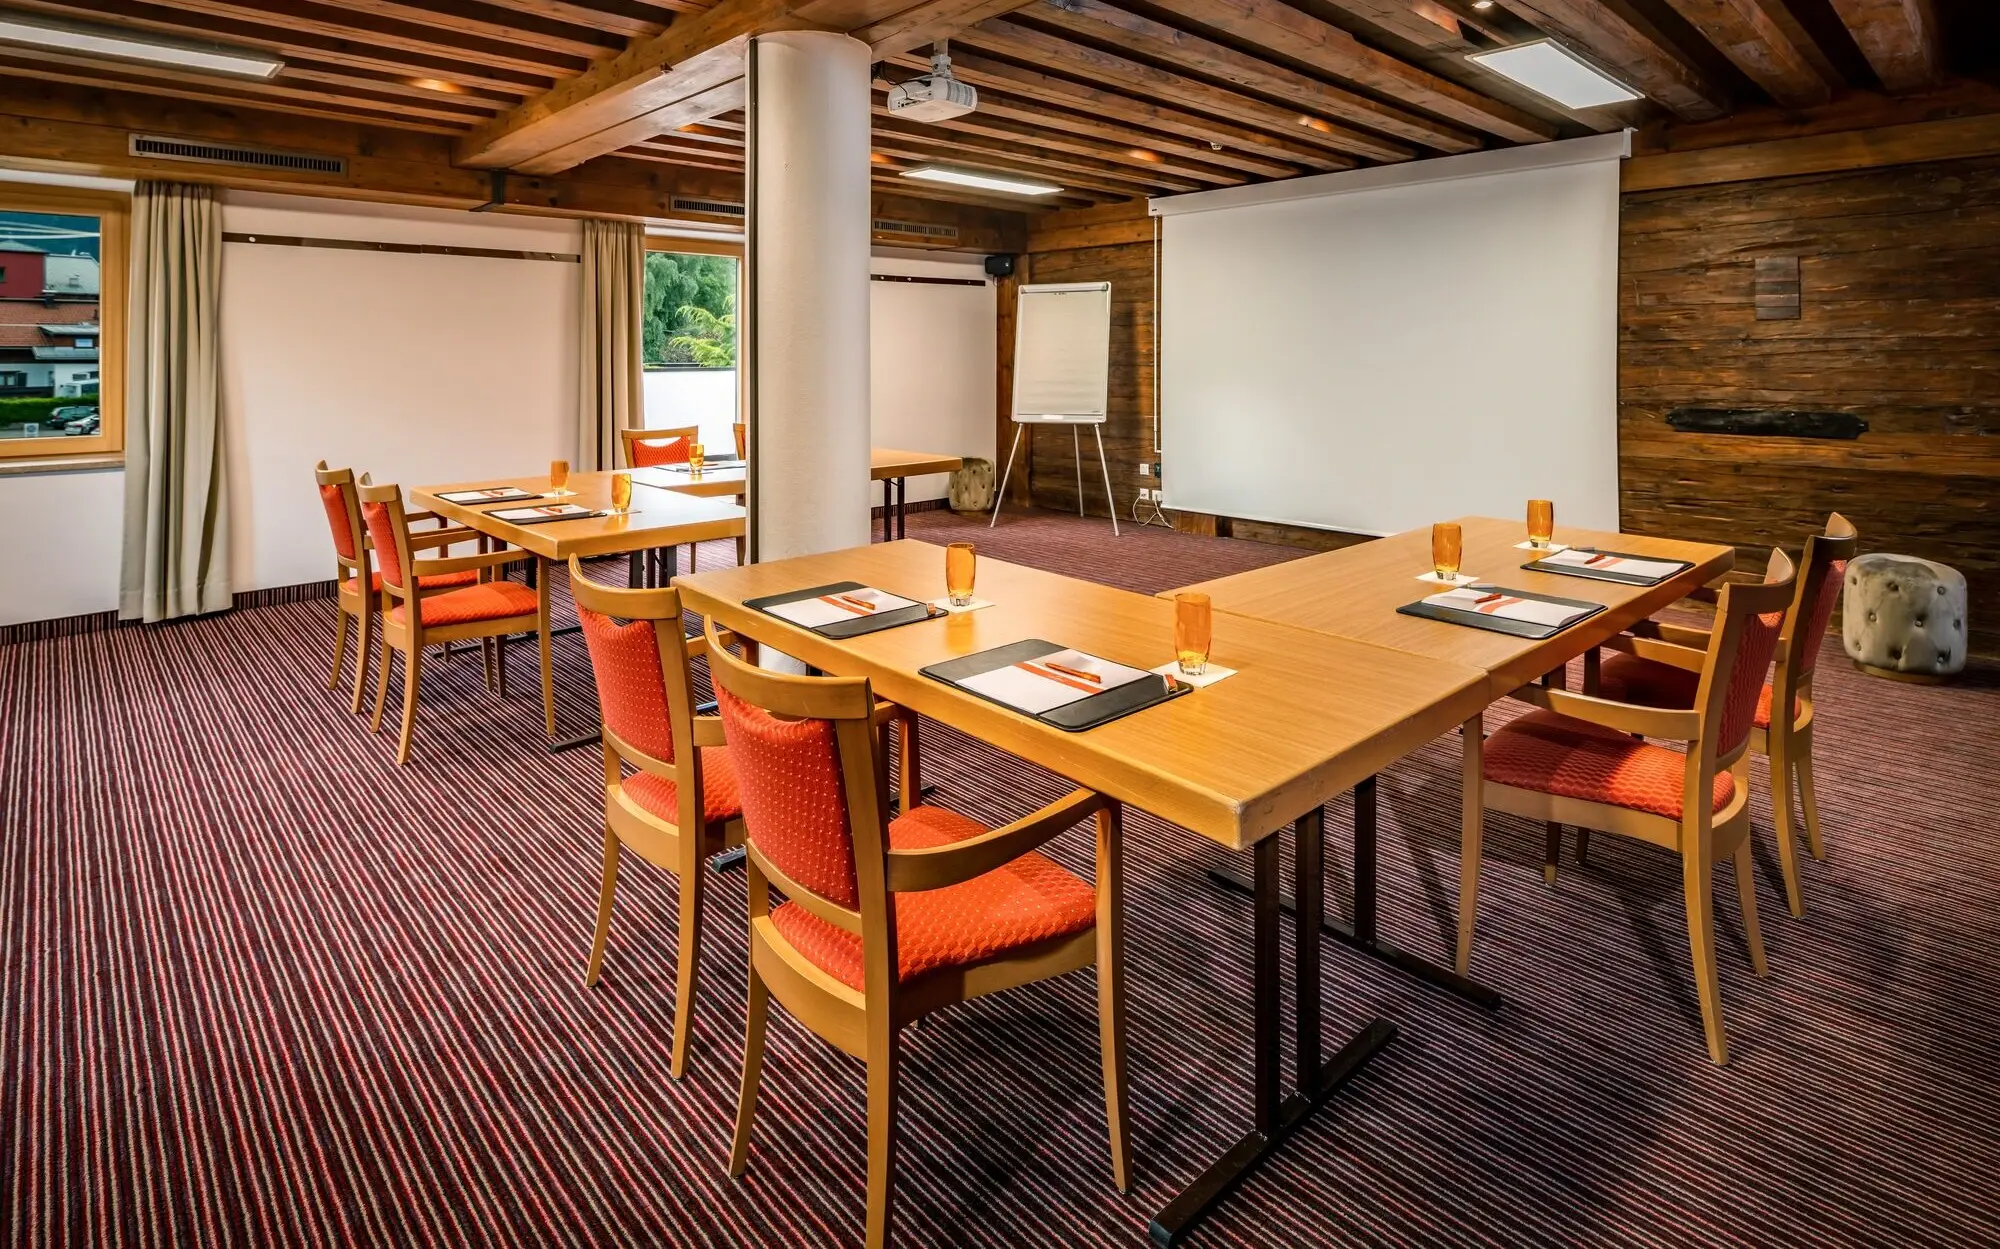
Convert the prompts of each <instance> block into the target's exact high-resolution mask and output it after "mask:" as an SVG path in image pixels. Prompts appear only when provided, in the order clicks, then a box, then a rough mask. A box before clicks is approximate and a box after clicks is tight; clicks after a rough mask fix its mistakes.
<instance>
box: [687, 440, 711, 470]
mask: <svg viewBox="0 0 2000 1249" xmlns="http://www.w3.org/2000/svg"><path fill="white" fill-rule="evenodd" d="M707 460H708V452H707V451H706V450H704V449H703V448H702V445H701V444H700V443H698V442H691V443H689V444H688V474H689V475H690V476H694V477H699V476H701V466H702V465H703V464H704V463H706V462H707Z"/></svg>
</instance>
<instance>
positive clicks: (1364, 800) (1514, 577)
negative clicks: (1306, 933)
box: [1161, 516, 1735, 1007]
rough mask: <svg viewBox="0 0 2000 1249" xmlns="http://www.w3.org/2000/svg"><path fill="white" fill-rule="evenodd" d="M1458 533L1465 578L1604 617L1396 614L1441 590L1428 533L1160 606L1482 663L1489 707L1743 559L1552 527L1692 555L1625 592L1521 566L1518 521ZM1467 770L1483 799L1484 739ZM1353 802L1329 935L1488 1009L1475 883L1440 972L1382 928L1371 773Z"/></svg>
mask: <svg viewBox="0 0 2000 1249" xmlns="http://www.w3.org/2000/svg"><path fill="white" fill-rule="evenodd" d="M1458 524H1459V525H1460V527H1461V529H1462V530H1463V533H1464V548H1463V555H1462V558H1461V559H1460V561H1459V567H1460V569H1461V570H1462V571H1464V572H1465V573H1468V574H1470V575H1472V576H1474V577H1477V578H1478V579H1479V580H1480V581H1482V582H1491V583H1494V584H1496V585H1501V586H1505V587H1507V588H1508V589H1514V590H1528V591H1531V592H1534V593H1539V594H1549V595H1554V596H1556V597H1559V598H1572V599H1585V600H1588V601H1590V602H1594V603H1603V604H1604V605H1605V610H1604V611H1602V612H1599V613H1598V614H1597V615H1595V616H1592V617H1590V618H1589V619H1587V620H1582V621H1579V622H1577V623H1576V624H1574V625H1571V626H1570V627H1569V628H1567V629H1564V630H1562V631H1561V632H1559V633H1557V634H1556V635H1555V636H1553V637H1549V638H1544V639H1541V640H1535V639H1530V638H1521V637H1514V636H1512V635H1510V634H1504V633H1492V632H1488V631H1486V630H1483V629H1473V628H1467V627H1465V626H1463V625H1455V624H1448V623H1446V622H1444V621H1441V620H1429V619H1425V618H1423V617H1420V616H1405V615H1400V614H1398V613H1397V611H1396V609H1397V608H1398V607H1400V606H1402V605H1403V604H1405V603H1410V602H1414V601H1415V600H1417V599H1419V598H1422V597H1424V596H1425V595H1427V594H1434V593H1437V592H1438V590H1439V589H1441V588H1442V587H1439V586H1435V585H1430V584H1426V583H1423V582H1419V581H1417V580H1416V578H1417V577H1418V576H1420V575H1421V574H1423V573H1426V572H1429V571H1430V568H1431V546H1430V543H1431V538H1430V530H1429V528H1428V527H1426V528H1423V529H1413V530H1410V531H1408V532H1405V533H1399V534H1395V535H1392V536H1390V537H1386V538H1379V539H1376V540H1373V541H1369V542H1364V543H1361V544H1359V545H1356V546H1350V547H1343V548H1342V549H1340V550H1336V551H1326V552H1323V553H1321V554H1318V555H1311V556H1307V557H1306V558H1304V559H1296V560H1291V561H1288V562H1286V563H1283V564H1273V565H1271V566H1270V567H1267V568H1259V569H1256V570H1254V571H1251V572H1245V573H1238V574H1236V575H1234V576H1230V577H1222V578H1219V579H1217V580H1214V581H1204V582H1200V583H1198V584H1196V585H1191V586H1185V587H1182V589H1180V590H1168V591H1165V592H1164V593H1163V594H1162V595H1161V597H1162V598H1170V597H1172V596H1173V595H1175V594H1180V593H1186V592H1188V591H1196V592H1199V593H1203V594H1206V595H1208V596H1209V601H1210V603H1211V605H1212V606H1213V608H1214V610H1215V612H1216V613H1217V614H1218V616H1219V617H1221V616H1239V617H1245V618H1250V619H1256V620H1263V621H1266V622H1269V623H1273V624H1287V625H1292V626H1295V627H1298V628H1302V629H1309V630H1312V631H1314V632H1316V633H1323V634H1327V635H1329V636H1333V637H1341V638H1347V639H1349V640H1352V641H1360V642H1369V643H1372V644H1374V645H1377V646H1382V647H1385V648H1388V649H1392V650H1396V651H1400V652H1402V653H1404V654H1408V655H1412V656H1418V657H1421V658H1424V659H1428V660H1432V661H1435V662H1438V663H1443V664H1450V665H1452V666H1453V667H1454V668H1457V667H1470V668H1474V669H1477V670H1478V671H1480V672H1481V673H1483V674H1484V677H1485V680H1484V682H1483V685H1484V689H1485V702H1486V703H1491V702H1495V701H1497V700H1499V699H1501V698H1505V697H1506V696H1507V695H1508V694H1510V693H1511V692H1513V691H1514V690H1516V689H1519V688H1520V687H1521V686H1523V685H1526V684H1528V683H1530V682H1532V681H1535V680H1536V679H1538V678H1544V677H1548V678H1550V679H1551V680H1552V681H1558V682H1559V681H1560V679H1561V669H1562V667H1563V665H1565V664H1567V663H1568V662H1569V661H1570V660H1572V659H1574V658H1576V657H1577V656H1578V655H1584V654H1590V653H1592V652H1593V651H1594V650H1595V648H1596V647H1597V646H1599V645H1600V644H1602V643H1603V642H1604V641H1605V640H1607V639H1609V638H1611V637H1613V636H1615V635H1616V634H1618V633H1621V632H1623V631H1624V630H1626V629H1628V628H1630V627H1631V626H1632V625H1634V624H1636V623H1637V622H1639V621H1641V620H1644V619H1645V618H1647V617H1648V616H1651V615H1652V614H1654V613H1655V612H1657V611H1659V610H1660V609H1661V608H1664V607H1666V606H1668V605H1669V604H1671V603H1673V602H1675V601H1676V600H1678V599H1681V598H1684V597H1686V595H1687V594H1688V593H1689V592H1690V591H1692V590H1693V589H1695V588H1696V587H1697V586H1701V585H1704V584H1706V583H1708V582H1710V581H1712V580H1714V579H1715V578H1716V577H1719V576H1721V575H1722V574H1723V573H1725V572H1728V571H1729V569H1730V567H1731V565H1732V564H1733V563H1734V562H1735V552H1734V551H1733V550H1732V549H1731V548H1729V547H1725V546H1712V545H1709V544H1707V543H1701V542H1680V541H1675V540H1673V539H1668V538H1648V537H1642V536H1639V535H1636V534H1618V533H1604V532H1601V531H1598V530H1591V529H1576V528H1571V527H1561V528H1558V529H1557V530H1556V533H1555V541H1556V542H1558V543H1561V544H1563V545H1565V546H1594V547H1598V548H1600V549H1603V550H1611V551H1621V552H1629V553H1631V554H1634V555H1642V556H1653V557H1657V558H1661V559H1674V560H1686V561H1687V562H1688V563H1689V565H1690V567H1689V568H1688V570H1687V571H1686V572H1683V573H1681V574H1679V575H1678V576H1675V577H1671V578H1669V579H1667V580H1666V581H1663V582H1661V583H1660V584H1658V585H1653V586H1633V585H1620V584H1617V583H1615V582H1609V581H1594V580H1585V579H1582V578H1579V577H1565V576H1559V575H1557V574H1555V573H1546V572H1529V571H1526V570H1524V569H1523V568H1522V567H1521V565H1522V564H1525V563H1528V562H1530V561H1532V560H1534V559H1537V558H1539V555H1538V553H1537V552H1534V551H1527V550H1520V549H1518V548H1517V547H1516V545H1515V544H1516V543H1520V542H1524V541H1526V539H1527V532H1526V529H1525V527H1524V526H1523V525H1522V523H1521V522H1520V521H1504V520H1495V519H1493V518H1492V517H1486V516H1467V517H1461V518H1460V519H1459V521H1458ZM1217 627H1218V628H1220V627H1221V626H1220V625H1218V626H1217ZM1464 766H1465V768H1466V769H1467V773H1468V774H1467V776H1466V778H1465V781H1464V784H1465V786H1466V787H1467V788H1468V789H1470V790H1472V791H1473V792H1474V793H1475V794H1476V793H1477V791H1478V786H1479V784H1480V777H1479V774H1478V773H1479V768H1480V751H1479V747H1478V745H1477V743H1476V742H1475V741H1470V740H1469V741H1468V742H1467V743H1466V748H1465V758H1464ZM1354 800H1355V812H1354V827H1355V848H1354V860H1355V863H1354V876H1353V879H1354V901H1353V909H1352V910H1351V911H1350V915H1351V916H1352V919H1353V922H1352V924H1351V925H1344V924H1340V923H1338V922H1334V921H1328V922H1327V924H1326V928H1327V930H1328V931H1329V932H1331V933H1333V934H1334V935H1335V936H1336V937H1338V938H1339V939H1341V940H1342V941H1343V942H1345V943H1347V944H1349V945H1351V946H1354V947H1355V948H1357V949H1360V950H1362V951H1365V952H1367V953H1369V954H1372V955H1375V956H1377V957H1379V958H1382V959H1383V960H1385V961H1387V962H1389V963H1392V964H1394V965H1396V966H1397V967H1400V968H1401V969H1403V970H1404V971H1407V972H1409V973H1411V974H1413V975H1416V976H1419V977H1421V978H1423V979H1425V980H1428V981H1431V982H1432V983H1434V984H1437V985H1440V986H1441V987H1444V988H1447V989H1450V990H1452V991H1453V992H1456V993H1459V994H1461V995H1462V996H1464V997H1467V998H1470V999H1471V1000H1473V1001H1475V1002H1477V1003H1479V1004H1480V1005H1483V1006H1487V1007H1493V1006H1497V1005H1498V1004H1499V997H1498V995H1497V994H1495V993H1494V992H1493V991H1492V990H1490V989H1488V988H1486V987H1484V986H1482V985H1480V984H1477V983H1475V982H1474V981H1472V980H1470V979H1469V978H1468V972H1469V970H1470V969H1469V967H1468V966H1467V954H1468V952H1469V951H1470V948H1471V934H1472V925H1473V920H1474V914H1475V906H1474V905H1472V903H1474V902H1475V897H1474V895H1475V893H1476V889H1475V888H1468V889H1467V890H1466V891H1465V892H1466V898H1467V902H1468V905H1466V906H1464V907H1463V908H1462V909H1461V912H1460V914H1459V917H1458V922H1459V950H1458V957H1457V959H1456V961H1455V965H1454V967H1453V968H1452V969H1446V968H1443V967H1440V966H1437V965H1436V964H1433V963H1430V962H1428V961H1426V960H1424V959H1422V958H1419V957H1418V956H1416V955H1414V954H1411V953H1409V952H1407V951H1404V950H1400V949H1397V948H1396V947H1395V946H1393V945H1390V944H1389V943H1387V942H1385V941H1383V940H1381V938H1380V936H1379V934H1378V933H1377V932H1376V928H1375V910H1376V908H1375V785H1374V780H1373V778H1369V779H1368V780H1366V781H1364V782H1363V783H1362V784H1361V785H1360V786H1359V787H1358V788H1357V789H1356V790H1355V795H1354ZM1482 825H1483V821H1481V820H1477V819H1473V818H1470V817H1468V818H1467V819H1466V821H1465V824H1464V838H1465V841H1464V845H1463V847H1462V855H1461V862H1462V870H1466V871H1470V872H1474V873H1476V869H1477V865H1478V862H1479V856H1480V851H1481V847H1480V839H1481V832H1482ZM1215 875H1216V877H1217V879H1218V880H1220V881H1222V882H1223V883H1227V884H1232V885H1235V886H1237V887H1239V888H1247V887H1249V886H1248V885H1246V884H1245V883H1244V882H1242V881H1240V880H1237V879H1235V878H1233V877H1231V876H1230V875H1228V874H1227V873H1215ZM1476 879H1477V878H1476V874H1475V875H1473V876H1472V877H1471V878H1470V879H1468V880H1467V881H1466V883H1467V884H1469V885H1470V884H1475V883H1476Z"/></svg>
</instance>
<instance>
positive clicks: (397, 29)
mask: <svg viewBox="0 0 2000 1249" xmlns="http://www.w3.org/2000/svg"><path fill="white" fill-rule="evenodd" d="M172 7H173V8H176V9H180V10H184V11H186V12H189V13H201V14H204V15H207V16H210V17H221V18H228V19H231V20H233V21H239V22H253V23H257V24H261V25H264V26H273V27H278V28H280V29H283V30H293V31H298V32H300V33H302V34H312V35H321V36H325V37H326V38H329V39H336V40H341V41H344V42H346V43H349V44H372V45H374V46H376V47H381V48H398V49H401V50H402V51H405V52H415V53H418V54H420V55H424V56H447V57H460V58H464V59H468V60H471V61H474V62H478V63H481V64H484V65H488V66H497V67H500V68H503V69H512V70H519V71H521V72H523V73H529V74H537V75H540V76H541V77H543V78H548V79H555V78H563V77H566V76H568V75H570V74H574V73H577V72H579V71H581V70H584V69H586V68H588V67H589V65H590V59H589V58H588V57H582V56H567V55H563V54H561V53H555V52H546V51H539V52H538V50H536V49H528V48H523V47H522V45H520V44H517V43H509V42H505V41H502V40H498V39H485V38H480V37H477V36H472V35H459V36H456V37H454V38H450V39H444V38H440V37H439V33H438V31H437V30H435V29H432V28H428V27H423V26H417V25H414V24H412V23H409V22H402V21H393V20H381V19H374V18H370V19H368V20H366V21H363V20H357V19H355V18H349V19H347V20H345V21H334V20H329V19H328V18H327V17H325V16H322V14H324V13H325V10H324V9H322V8H320V7H319V6H318V5H315V4H311V3H307V0H257V3H254V4H239V3H236V0H172ZM530 52H538V54H537V55H528V53H530Z"/></svg>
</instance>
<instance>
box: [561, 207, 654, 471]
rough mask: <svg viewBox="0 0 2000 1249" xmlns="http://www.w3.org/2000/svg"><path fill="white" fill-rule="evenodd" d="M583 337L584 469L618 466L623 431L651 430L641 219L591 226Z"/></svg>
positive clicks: (579, 437) (579, 445)
mask: <svg viewBox="0 0 2000 1249" xmlns="http://www.w3.org/2000/svg"><path fill="white" fill-rule="evenodd" d="M582 269H583V300H582V313H583V316H582V319H583V332H582V334H581V335H580V336H579V338H580V349H581V351H582V357H581V359H580V360H579V362H578V368H577V378H578V383H579V386H578V389H579V394H578V398H577V405H576V413H577V431H576V469H577V471H578V472H592V471H595V470H597V469H605V468H615V467H616V466H617V464H618V431H619V430H621V429H638V428H641V427H643V426H644V425H645V423H646V420H645V411H644V406H643V395H642V390H643V388H644V385H645V375H644V372H643V371H642V369H641V368H640V353H641V351H642V349H643V343H642V339H641V336H640V319H641V315H642V314H641V311H640V308H641V296H642V293H643V291H644V289H645V285H646V232H645V230H644V228H643V227H641V226H640V225H639V224H638V223H637V222H633V221H598V220H593V219H586V220H585V221H584V223H583V265H582Z"/></svg>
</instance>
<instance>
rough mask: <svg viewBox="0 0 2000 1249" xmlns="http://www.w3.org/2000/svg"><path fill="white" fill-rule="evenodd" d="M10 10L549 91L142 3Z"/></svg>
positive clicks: (46, 3)
mask: <svg viewBox="0 0 2000 1249" xmlns="http://www.w3.org/2000/svg"><path fill="white" fill-rule="evenodd" d="M10 4H11V7H13V8H17V9H26V10H29V11H31V12H36V13H47V14H51V15H54V16H58V17H77V18H83V19H86V20H94V21H100V22H102V21H106V20H110V21H115V22H116V23H117V24H118V25H120V26H129V27H133V28H135V29H138V30H150V31H156V32H158V33H160V34H164V35H172V36H176V37H179V38H183V39H195V40H203V41H208V42H216V41H220V42H223V43H233V44H239V45H241V46H243V47H250V48H257V49H259V50H261V51H266V52H273V53H276V54H277V55H279V56H281V57H283V58H284V59H285V61H286V62H287V65H288V67H289V64H290V63H291V62H293V61H300V60H309V61H316V62H322V63H325V64H329V65H343V66H347V67H350V68H354V69H362V70H369V71H373V72H378V73H382V74H386V75H394V76H398V77H402V78H404V79H410V78H433V79H436V80H438V81H440V82H449V83H452V84H454V85H457V86H462V87H470V88H476V89H481V90H487V91H498V92H506V93H508V94H510V95H513V96H527V95H534V94H535V93H537V92H540V91H544V90H547V88H548V82H549V77H550V75H549V74H548V73H547V72H543V73H540V74H526V73H519V72H515V71H509V70H504V69H495V68H492V67H490V66H485V65H480V64H477V63H475V62H470V61H459V60H451V59H449V58H445V57H433V56H428V55H423V54H418V53H406V52H401V51H398V50H397V49H393V48H377V47H373V46H370V45H367V44H357V43H355V42H353V41H352V40H348V39H336V38H332V37H329V36H324V35H315V34H306V33H301V32H298V31H293V30H285V29H281V28H278V27H273V26H264V25H259V24H255V23H252V22H242V21H236V20H233V19H228V18H214V17H210V18H207V19H206V20H204V19H203V18H202V17H201V16H197V15H192V14H188V13H184V12H179V11H176V10H172V9H167V8H163V7H161V6H160V5H159V4H157V3H142V2H140V0H10Z"/></svg>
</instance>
